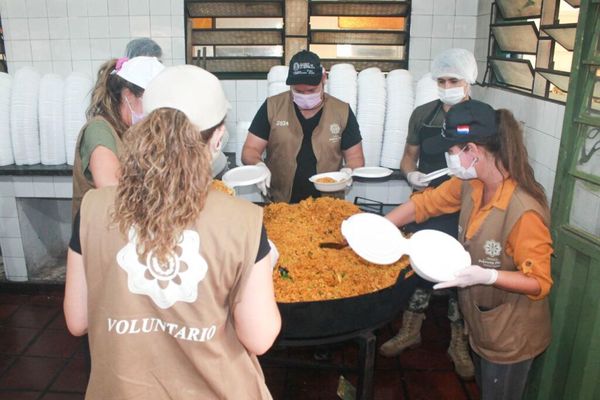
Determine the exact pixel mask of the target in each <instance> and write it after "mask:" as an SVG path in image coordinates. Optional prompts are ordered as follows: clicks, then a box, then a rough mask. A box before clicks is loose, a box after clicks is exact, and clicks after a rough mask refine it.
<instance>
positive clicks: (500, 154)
mask: <svg viewBox="0 0 600 400" xmlns="http://www.w3.org/2000/svg"><path fill="white" fill-rule="evenodd" d="M496 122H497V125H498V134H497V135H493V136H490V138H489V139H488V140H486V141H485V142H481V143H475V144H477V145H478V146H482V147H483V148H485V149H486V150H487V151H488V152H490V153H492V154H493V155H494V156H495V158H496V167H499V164H501V165H502V167H503V169H504V170H506V171H507V172H508V174H509V175H510V177H511V178H512V179H514V180H515V182H517V184H518V185H519V186H520V187H521V188H522V189H523V190H524V191H525V192H526V193H528V194H529V195H530V196H531V197H533V198H534V199H535V200H537V201H538V202H539V203H540V204H541V205H542V207H544V208H546V209H548V200H547V199H546V194H545V192H544V187H543V186H542V185H541V184H540V183H539V182H538V181H536V180H535V176H534V173H533V168H531V165H530V164H529V161H528V160H529V159H528V155H527V148H526V147H525V143H524V141H523V128H522V127H521V124H520V123H519V122H518V121H517V120H516V119H515V117H514V115H513V113H512V112H511V111H509V110H507V109H504V108H501V109H499V110H496ZM498 169H500V168H498Z"/></svg>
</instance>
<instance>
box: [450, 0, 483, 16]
mask: <svg viewBox="0 0 600 400" xmlns="http://www.w3.org/2000/svg"><path fill="white" fill-rule="evenodd" d="M478 6H479V1H478V0H456V15H474V16H476V15H479V10H478Z"/></svg>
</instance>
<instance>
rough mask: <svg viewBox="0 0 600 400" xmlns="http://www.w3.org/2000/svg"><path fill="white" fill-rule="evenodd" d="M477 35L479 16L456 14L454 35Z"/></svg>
mask: <svg viewBox="0 0 600 400" xmlns="http://www.w3.org/2000/svg"><path fill="white" fill-rule="evenodd" d="M476 36H477V17H471V16H456V17H455V19H454V37H455V38H470V39H474V38H475V37H476Z"/></svg>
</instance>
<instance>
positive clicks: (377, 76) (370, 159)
mask: <svg viewBox="0 0 600 400" xmlns="http://www.w3.org/2000/svg"><path fill="white" fill-rule="evenodd" d="M357 108H358V110H357V111H358V114H357V116H356V119H357V120H358V125H359V127H360V133H361V136H362V139H363V141H362V145H363V153H364V155H365V165H366V166H368V167H372V166H379V165H380V159H381V147H382V143H383V127H384V119H385V110H386V87H385V76H384V75H383V73H382V72H381V70H380V69H379V68H367V69H365V70H363V71H361V72H360V73H359V74H358V107H357Z"/></svg>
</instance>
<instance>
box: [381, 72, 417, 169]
mask: <svg viewBox="0 0 600 400" xmlns="http://www.w3.org/2000/svg"><path fill="white" fill-rule="evenodd" d="M386 89H387V102H386V113H385V125H384V132H383V146H382V149H381V165H382V166H384V167H387V168H396V169H397V168H399V167H400V161H401V160H402V154H403V153H404V145H405V143H406V136H407V134H408V122H409V120H410V115H411V113H412V110H413V105H414V88H413V78H412V75H411V74H410V72H408V71H407V70H404V69H397V70H393V71H390V72H389V73H388V75H387V78H386Z"/></svg>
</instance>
